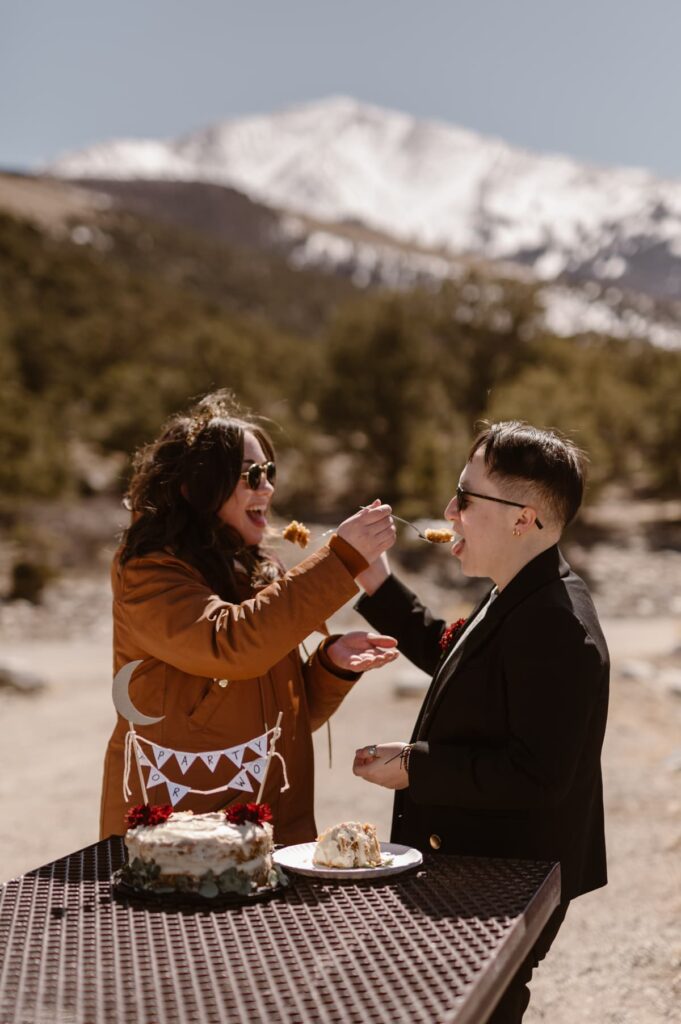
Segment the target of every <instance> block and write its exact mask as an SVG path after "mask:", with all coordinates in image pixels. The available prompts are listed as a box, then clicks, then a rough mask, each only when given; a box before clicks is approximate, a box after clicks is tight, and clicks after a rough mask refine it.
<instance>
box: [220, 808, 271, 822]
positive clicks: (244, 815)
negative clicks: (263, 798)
mask: <svg viewBox="0 0 681 1024" xmlns="http://www.w3.org/2000/svg"><path fill="white" fill-rule="evenodd" d="M225 817H226V818H227V821H228V822H229V823H230V825H245V824H246V822H247V821H252V822H253V823H254V824H255V825H264V824H265V822H266V821H272V811H271V810H270V805H269V804H234V806H233V807H228V808H227V810H226V811H225Z"/></svg>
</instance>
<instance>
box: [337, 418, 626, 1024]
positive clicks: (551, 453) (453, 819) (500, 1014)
mask: <svg viewBox="0 0 681 1024" xmlns="http://www.w3.org/2000/svg"><path fill="white" fill-rule="evenodd" d="M584 465H585V458H584V456H583V453H581V452H580V451H579V449H577V448H576V447H575V446H574V445H573V444H572V443H571V442H570V441H567V440H564V439H562V438H560V437H558V436H557V435H556V434H554V433H552V432H549V431H544V430H539V429H537V428H534V427H532V426H530V425H529V424H525V423H520V422H507V423H496V424H492V425H491V426H489V427H488V428H486V429H485V430H484V431H483V432H482V433H481V434H480V435H479V436H478V437H477V438H476V439H475V441H474V443H473V445H472V448H471V450H470V453H469V458H468V462H467V463H466V465H465V467H464V470H463V472H462V474H461V478H460V480H459V485H458V487H457V491H456V495H455V496H454V497H453V498H452V500H451V502H450V503H449V505H448V506H447V509H446V511H445V516H446V518H447V519H448V520H449V522H450V523H451V524H452V527H453V529H454V531H455V537H454V544H453V546H452V553H453V554H454V556H455V557H456V558H458V560H459V561H460V563H461V568H462V571H463V573H464V574H465V575H466V576H476V577H477V576H481V577H488V578H490V579H491V580H492V581H493V583H494V586H493V587H492V589H491V590H490V591H489V592H488V593H487V594H486V595H485V597H484V598H483V599H482V601H481V602H480V603H479V604H478V606H477V607H476V608H475V609H474V610H473V611H472V612H471V614H470V616H469V617H468V619H467V620H466V622H465V623H464V624H463V625H461V626H460V627H459V628H458V629H452V628H450V629H449V630H447V629H446V624H445V622H444V621H443V620H441V619H437V618H434V617H433V616H432V615H431V614H430V612H429V611H428V610H427V609H426V608H425V607H424V606H423V605H422V604H421V602H420V601H419V599H418V598H417V597H416V595H415V594H413V593H412V592H411V591H410V590H409V589H408V588H407V587H405V586H404V585H403V584H402V583H401V582H400V581H399V580H398V579H396V577H395V576H393V575H391V574H390V568H389V564H388V562H387V558H386V557H385V556H382V558H381V560H379V561H377V562H375V563H373V564H372V565H371V566H370V567H369V569H367V570H366V571H365V572H364V573H363V574H362V575H360V576H359V577H358V581H359V582H360V583H361V584H362V585H363V587H364V588H365V591H366V593H365V595H364V596H363V597H362V598H361V599H360V600H359V602H358V604H357V608H358V610H359V611H360V612H361V614H362V615H363V616H364V617H365V618H366V619H368V621H369V622H370V623H371V625H372V626H373V627H374V628H376V629H378V630H379V631H381V632H385V633H388V632H389V633H390V634H391V635H393V636H395V637H397V640H398V645H399V649H400V650H401V651H402V652H403V653H404V654H405V655H406V656H407V657H408V658H409V659H410V660H411V661H412V662H414V664H415V665H417V666H418V667H419V668H421V669H424V670H425V671H427V672H429V673H432V675H433V679H432V682H431V685H430V688H429V690H428V693H427V695H426V698H425V700H424V703H423V706H422V708H421V711H420V714H419V716H418V719H417V722H416V726H415V728H414V732H413V735H412V738H411V741H410V742H409V743H403V742H400V743H393V742H391V743H381V744H371V745H369V746H367V747H363V748H361V749H360V750H358V751H357V753H356V755H355V762H354V765H353V771H354V772H355V774H356V775H360V776H362V777H363V778H365V779H366V780H368V781H369V782H374V783H376V784H378V785H382V786H386V787H388V788H390V789H394V790H396V791H397V792H396V796H395V807H394V815H393V827H392V837H391V838H392V840H393V841H394V842H399V843H405V844H407V845H410V846H415V847H417V848H418V849H420V850H422V851H427V850H430V851H432V850H433V849H434V850H438V851H439V852H440V853H455V854H470V855H476V856H490V857H515V858H522V859H537V860H548V861H560V866H561V879H562V883H561V884H562V893H561V904H560V906H559V907H558V909H557V910H556V911H555V912H554V914H553V916H552V917H551V918H550V919H549V922H548V924H547V925H546V926H545V928H544V931H543V932H542V934H541V935H540V937H539V939H538V941H537V943H536V945H535V947H534V948H533V951H532V954H531V956H530V957H528V959H527V961H526V962H525V963H524V964H523V965H522V967H521V968H520V970H519V971H518V973H517V975H516V977H515V978H514V979H513V981H512V982H511V984H510V986H509V988H508V990H507V991H506V993H505V994H504V995H503V996H502V998H501V1001H500V1003H499V1004H498V1006H497V1008H496V1010H495V1011H494V1012H493V1014H492V1017H491V1018H490V1022H493V1024H515V1022H517V1021H520V1020H521V1019H522V1016H523V1013H524V1011H525V1009H526V1007H527V1004H528V1003H529V998H530V996H529V989H528V988H527V982H528V981H529V979H530V976H531V974H532V970H533V968H534V967H535V966H536V964H537V963H538V961H539V960H540V959H541V958H542V957H543V956H544V955H545V954H546V952H547V951H548V948H549V946H550V945H551V942H552V941H553V938H554V937H555V935H556V933H557V931H558V928H559V927H560V924H561V923H562V920H563V918H564V916H565V913H566V911H567V906H568V903H569V901H570V900H572V899H573V898H574V897H576V896H579V895H580V894H581V893H585V892H589V891H590V890H592V889H596V888H598V887H599V886H602V885H605V884H606V881H607V875H606V859H605V836H604V821H603V790H602V780H601V765H600V757H601V747H602V744H603V736H604V733H605V724H606V717H607V708H608V679H609V657H608V649H607V646H606V642H605V639H604V637H603V633H602V632H601V628H600V625H599V622H598V616H597V614H596V610H595V608H594V605H593V602H592V600H591V596H590V594H589V591H588V589H587V587H586V585H585V583H584V582H583V580H581V579H580V578H579V576H577V575H576V574H575V573H574V572H573V571H572V570H571V569H570V566H569V565H568V564H567V562H566V561H565V559H564V558H563V556H562V555H561V553H560V550H559V548H558V541H559V539H560V537H561V534H562V531H563V529H564V527H565V525H566V524H567V523H569V522H570V521H571V520H572V518H573V517H574V515H575V514H576V512H577V510H578V508H579V506H580V504H581V500H582V494H583V488H584ZM441 646H444V647H445V648H446V649H445V650H442V649H441Z"/></svg>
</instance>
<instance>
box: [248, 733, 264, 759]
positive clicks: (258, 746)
mask: <svg viewBox="0 0 681 1024" xmlns="http://www.w3.org/2000/svg"><path fill="white" fill-rule="evenodd" d="M246 746H247V747H250V748H251V750H255V752H256V754H260V756H261V757H264V756H265V755H266V754H267V733H264V734H263V735H262V736H258V738H257V739H255V740H249V741H248V743H247V744H246Z"/></svg>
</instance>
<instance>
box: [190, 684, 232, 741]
mask: <svg viewBox="0 0 681 1024" xmlns="http://www.w3.org/2000/svg"><path fill="white" fill-rule="evenodd" d="M221 682H226V680H217V679H211V680H210V681H208V684H207V687H206V689H205V691H204V694H203V696H202V697H201V699H200V700H199V702H198V704H197V705H196V707H195V708H194V710H193V711H192V713H191V714H190V715H189V718H188V719H187V721H188V723H189V725H190V727H191V728H192V729H203V728H205V727H206V726H207V725H208V724H209V723H210V721H211V719H212V718H213V716H214V715H215V713H216V712H217V711H218V709H219V708H220V707H221V706H222V705H223V704H224V702H225V701H226V700H228V699H229V696H231V694H230V689H231V686H230V684H229V683H227V686H221V685H220V683H221Z"/></svg>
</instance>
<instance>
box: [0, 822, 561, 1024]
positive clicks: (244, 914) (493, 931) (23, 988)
mask: <svg viewBox="0 0 681 1024" xmlns="http://www.w3.org/2000/svg"><path fill="white" fill-rule="evenodd" d="M124 859H125V848H124V844H123V840H122V839H121V838H120V837H118V836H112V837H110V838H109V839H106V840H103V841H102V842H99V843H95V844H94V845H92V846H88V847H85V849H83V850H79V851H77V852H76V853H72V854H69V855H68V856H66V857H62V858H60V859H59V860H56V861H54V862H53V863H51V864H46V865H45V866H44V867H41V868H37V869H36V870H34V871H30V872H28V873H27V874H25V875H21V876H19V877H18V878H16V879H14V880H12V881H10V882H7V883H6V884H5V885H3V886H0V1022H1V1024H66V1022H69V1024H99V1022H103V1021H105V1022H114V1021H116V1022H118V1021H124V1022H125V1024H137V1022H139V1024H166V1022H167V1024H171V1022H172V1024H175V1022H178V1024H193V1022H197V1024H198V1022H201V1024H213V1022H220V1024H222V1022H229V1024H232V1022H239V1024H251V1022H254V1021H262V1022H268V1024H269V1022H286V1024H307V1022H313V1021H314V1022H316V1021H320V1022H325V1024H331V1022H337V1021H340V1022H355V1021H356V1022H358V1024H360V1022H361V1024H368V1022H373V1021H380V1022H382V1024H395V1022H398V1021H405V1022H406V1021H408V1022H409V1024H417V1022H428V1024H432V1022H452V1024H484V1022H485V1021H486V1020H487V1018H488V1016H489V1014H490V1013H491V1012H492V1010H493V1008H494V1006H495V1005H496V1002H497V1001H498V999H499V998H500V996H501V994H502V992H503V991H504V989H505V987H506V985H507V984H508V981H509V980H510V978H511V977H512V976H513V974H514V972H515V971H516V969H517V968H518V966H519V965H520V963H521V961H522V960H523V959H524V958H525V956H527V954H528V952H529V949H530V947H531V946H532V944H533V942H534V941H535V939H536V937H537V935H538V934H539V932H540V931H541V929H542V927H543V925H544V924H545V923H546V921H547V920H548V918H549V916H550V914H551V912H552V911H553V910H554V908H555V907H556V906H557V905H558V901H559V898H560V868H559V866H558V865H557V864H553V865H552V864H548V863H543V862H535V861H513V860H492V859H482V858H475V857H453V856H449V855H443V854H439V853H436V854H428V855H426V857H425V858H424V863H423V865H421V866H420V867H419V868H417V869H415V870H413V871H411V872H409V873H406V874H402V875H393V876H390V877H389V878H386V879H383V880H380V881H379V880H377V881H375V882H374V883H367V882H360V883H356V882H346V883H342V882H328V881H321V880H316V879H313V878H308V877H304V876H301V875H291V876H290V877H291V884H290V886H289V887H288V888H286V889H284V890H283V891H282V892H281V893H279V894H277V895H274V896H272V897H271V898H269V899H267V900H265V901H259V902H252V903H249V904H244V905H240V906H228V907H224V908H211V909H204V908H203V907H198V908H197V907H192V906H184V907H166V906H163V905H149V904H145V903H144V902H140V901H138V900H135V899H133V900H127V899H124V898H123V899H121V898H120V897H118V896H116V895H115V894H114V893H113V892H112V885H111V876H112V873H113V872H114V871H115V870H116V869H117V868H119V867H120V865H121V864H122V863H123V862H124Z"/></svg>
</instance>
